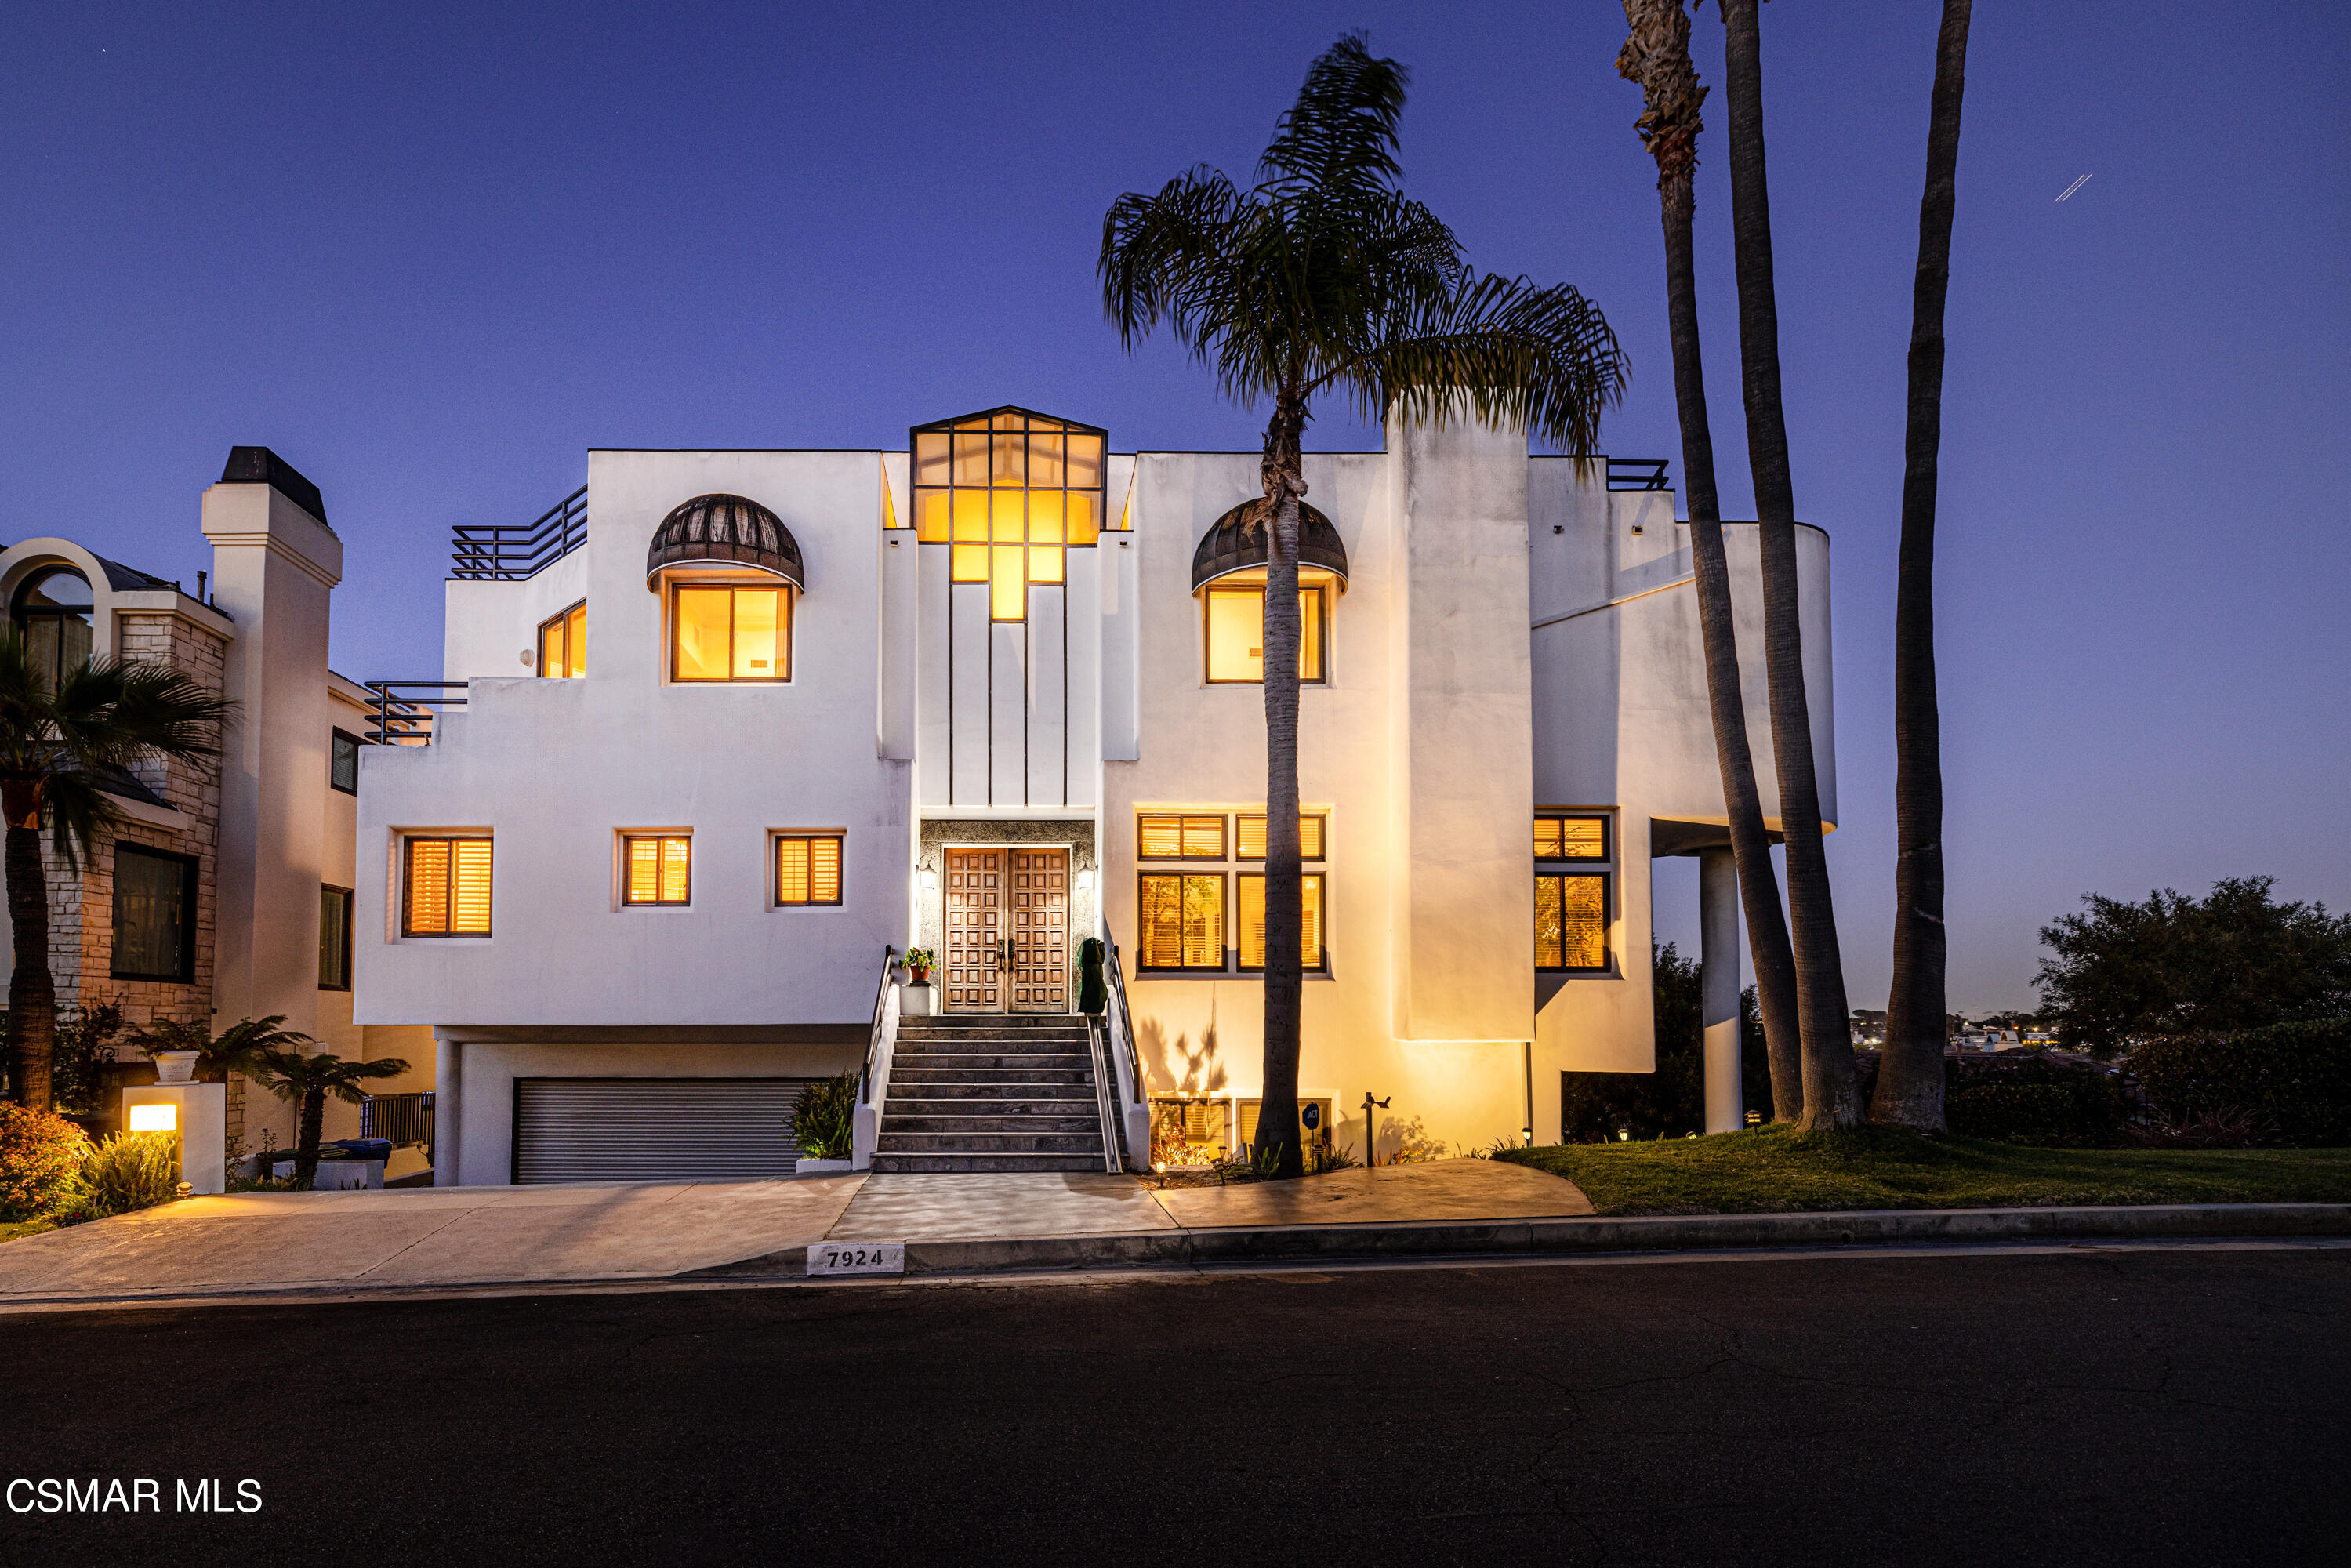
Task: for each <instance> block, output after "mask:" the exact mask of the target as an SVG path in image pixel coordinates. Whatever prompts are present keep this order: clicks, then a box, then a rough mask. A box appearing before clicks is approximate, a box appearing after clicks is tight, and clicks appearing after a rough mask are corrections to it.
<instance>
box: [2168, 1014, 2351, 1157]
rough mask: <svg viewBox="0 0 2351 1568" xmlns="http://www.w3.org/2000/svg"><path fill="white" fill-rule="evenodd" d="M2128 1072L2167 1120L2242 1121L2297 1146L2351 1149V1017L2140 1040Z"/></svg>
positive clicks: (2174, 1122) (2180, 1123)
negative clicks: (2135, 1078) (2343, 1146)
mask: <svg viewBox="0 0 2351 1568" xmlns="http://www.w3.org/2000/svg"><path fill="white" fill-rule="evenodd" d="M2130 1068H2131V1071H2133V1072H2135V1073H2137V1075H2138V1080H2139V1082H2140V1083H2142V1084H2144V1085H2145V1086H2146V1089H2147V1106H2148V1109H2149V1110H2150V1111H2152V1112H2153V1113H2155V1115H2156V1116H2157V1117H2158V1118H2159V1119H2161V1120H2162V1121H2163V1122H2164V1123H2166V1124H2172V1125H2189V1124H2199V1123H2212V1122H2215V1121H2216V1120H2217V1121H2220V1122H2226V1121H2229V1120H2231V1119H2232V1118H2235V1117H2244V1118H2246V1119H2248V1121H2249V1123H2250V1124H2252V1125H2255V1126H2262V1125H2265V1126H2267V1127H2269V1128H2273V1129H2274V1130H2275V1132H2276V1134H2277V1136H2278V1137H2279V1138H2281V1139H2283V1141H2285V1142H2287V1143H2293V1144H2319V1145H2339V1144H2351V1018H2335V1019H2317V1020H2314V1021H2311V1022H2304V1023H2281V1024H2272V1025H2270V1026H2269V1027H2268V1028H2266V1029H2249V1030H2238V1031H2236V1032H2233V1033H2229V1034H2183V1035H2168V1036H2165V1037H2163V1038H2160V1039H2156V1040H2142V1041H2141V1042H2140V1043H2139V1044H2138V1045H2137V1047H2136V1048H2135V1049H2134V1050H2133V1051H2131V1054H2130Z"/></svg>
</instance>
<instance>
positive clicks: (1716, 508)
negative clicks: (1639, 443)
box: [1661, 173, 1804, 1122]
mask: <svg viewBox="0 0 2351 1568" xmlns="http://www.w3.org/2000/svg"><path fill="white" fill-rule="evenodd" d="M1661 194H1662V197H1663V205H1664V209H1665V225H1666V310H1667V319H1668V321H1669V323H1670V326H1671V330H1672V335H1673V350H1674V401H1675V402H1676V403H1677V405H1678V406H1679V409H1680V413H1681V426H1682V477H1683V484H1684V488H1685V489H1687V492H1688V496H1689V524H1690V565H1691V576H1692V578H1693V579H1694V581H1695V586H1696V587H1697V590H1698V633H1699V636H1700V639H1701V641H1702V643H1703V646H1704V648H1705V652H1706V695H1707V706H1708V709H1709V710H1710V713H1711V716H1712V717H1713V720H1714V754H1715V758H1716V760H1717V762H1719V764H1720V766H1721V769H1722V799H1723V802H1724V805H1725V808H1726V810H1727V812H1728V815H1729V821H1730V854H1731V859H1732V860H1733V861H1734V862H1737V864H1738V867H1739V902H1740V907H1741V909H1742V911H1743V912H1744V914H1745V915H1746V916H1747V945H1748V948H1749V956H1750V958H1751V959H1752V961H1753V963H1754V966H1755V1002H1756V1008H1757V1010H1758V1011H1760V1012H1761V1014H1762V1016H1763V1048H1764V1051H1765V1052H1766V1053H1767V1054H1768V1055H1769V1056H1770V1058H1771V1106H1772V1119H1773V1120H1775V1121H1781V1122H1792V1121H1794V1120H1795V1119H1796V1118H1797V1116H1798V1114H1799V1113H1801V1112H1802V1109H1803V1103H1804V1087H1803V1075H1802V1052H1801V1051H1800V1049H1799V1045H1798V1040H1799V1038H1800V1032H1799V1026H1798V1024H1797V1021H1796V959H1795V955H1794V953H1793V952H1792V950H1791V949H1790V947H1789V945H1788V923H1787V917H1786V916H1785V915H1782V913H1781V910H1780V873H1779V872H1778V870H1777V869H1775V868H1774V867H1773V865H1772V864H1771V837H1770V835H1769V834H1768V833H1767V832H1766V831H1765V830H1764V827H1763V800H1762V795H1761V791H1760V789H1758V787H1757V785H1756V782H1755V756H1754V752H1753V750H1752V749H1751V748H1750V747H1749V745H1748V741H1747V699H1746V695H1745V694H1744V692H1743V691H1742V690H1741V689H1740V676H1739V630H1738V623H1737V622H1736V621H1735V620H1734V619H1733V616H1732V610H1731V601H1730V562H1729V557H1728V556H1727V555H1726V554H1725V552H1724V549H1723V543H1722V509H1721V503H1720V501H1719V499H1718V497H1717V496H1716V494H1715V486H1714V432H1713V430H1712V428H1711V427H1710V426H1709V425H1708V422H1707V413H1706V371H1705V368H1704V365H1703V362H1702V361H1701V360H1700V358H1699V353H1698V288H1697V269H1696V267H1695V266H1694V265H1693V261H1692V256H1691V250H1692V246H1691V235H1690V229H1691V221H1690V220H1691V216H1692V213H1693V209H1694V208H1695V205H1696V203H1695V201H1694V200H1693V197H1692V193H1691V189H1690V177H1689V175H1688V174H1687V173H1684V174H1682V175H1680V176H1679V177H1678V178H1677V179H1676V180H1675V181H1673V183H1671V184H1670V185H1669V186H1667V187H1664V188H1663V189H1662V192H1661Z"/></svg>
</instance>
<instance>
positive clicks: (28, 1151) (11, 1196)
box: [0, 1102, 89, 1220]
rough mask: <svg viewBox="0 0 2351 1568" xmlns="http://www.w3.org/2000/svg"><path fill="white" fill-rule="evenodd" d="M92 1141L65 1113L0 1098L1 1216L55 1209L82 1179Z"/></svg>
mask: <svg viewBox="0 0 2351 1568" xmlns="http://www.w3.org/2000/svg"><path fill="white" fill-rule="evenodd" d="M87 1145H89V1138H88V1137H86V1136H85V1135H84V1134H83V1133H82V1130H81V1129H80V1128H79V1127H77V1126H75V1125H74V1124H72V1123H71V1122H68V1121H67V1120H66V1119H65V1118H64V1117H63V1116H59V1115H57V1114H56V1113H53V1112H48V1111H28V1110H26V1108H25V1107H24V1106H22V1105H16V1104H11V1103H5V1102H0V1219H8V1220H15V1219H41V1218H47V1216H49V1215H50V1214H52V1213H55V1212H56V1211H57V1208H59V1207H61V1206H63V1205H64V1204H65V1203H66V1202H67V1201H68V1199H69V1198H71V1197H72V1196H73V1193H74V1189H75V1188H76V1187H77V1186H79V1185H80V1181H81V1156H82V1150H83V1149H84V1147H86V1146H87Z"/></svg>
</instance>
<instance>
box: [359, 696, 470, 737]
mask: <svg viewBox="0 0 2351 1568" xmlns="http://www.w3.org/2000/svg"><path fill="white" fill-rule="evenodd" d="M367 689H368V691H369V692H370V693H371V694H372V695H370V696H369V698H368V732H367V735H366V736H365V737H363V738H365V739H366V740H367V741H368V742H369V744H371V745H373V746H430V745H432V744H433V732H434V729H435V728H437V727H438V726H437V725H436V724H435V723H434V720H435V718H436V716H438V715H439V714H440V713H441V711H442V710H443V709H444V708H456V707H464V706H465V682H463V681H370V682H368V683H367Z"/></svg>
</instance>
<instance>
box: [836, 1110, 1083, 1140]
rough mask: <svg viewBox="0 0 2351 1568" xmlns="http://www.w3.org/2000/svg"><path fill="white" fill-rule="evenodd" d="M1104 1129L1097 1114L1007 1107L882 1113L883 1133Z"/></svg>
mask: <svg viewBox="0 0 2351 1568" xmlns="http://www.w3.org/2000/svg"><path fill="white" fill-rule="evenodd" d="M1089 1130H1091V1131H1092V1132H1093V1133H1094V1134H1097V1136H1099V1134H1101V1132H1102V1122H1101V1120H1100V1119H1099V1117H1098V1116H1073V1115H1051V1114H1046V1113H1035V1112H1030V1111H1028V1110H1026V1109H1021V1110H1013V1109H1010V1108H1008V1109H1006V1110H1005V1111H1004V1112H1003V1113H1001V1114H998V1115H986V1116H959V1115H955V1114H952V1113H946V1114H941V1113H936V1112H929V1111H914V1112H907V1111H899V1110H896V1109H892V1110H889V1111H885V1112H883V1115H882V1135H883V1137H885V1138H886V1137H888V1136H890V1134H893V1133H989V1134H996V1133H1083V1132H1087V1131H1089Z"/></svg>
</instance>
